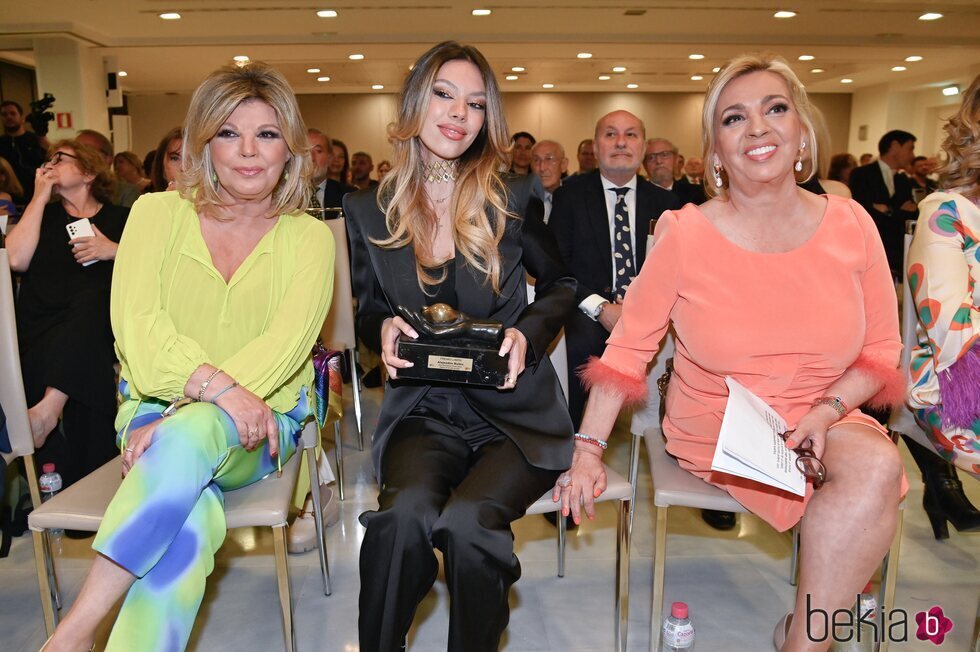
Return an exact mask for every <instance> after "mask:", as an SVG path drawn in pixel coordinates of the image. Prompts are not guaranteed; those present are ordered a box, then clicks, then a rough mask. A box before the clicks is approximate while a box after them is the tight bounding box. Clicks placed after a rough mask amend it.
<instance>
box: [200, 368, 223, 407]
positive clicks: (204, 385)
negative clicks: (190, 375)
mask: <svg viewBox="0 0 980 652" xmlns="http://www.w3.org/2000/svg"><path fill="white" fill-rule="evenodd" d="M220 373H221V369H218V368H217V367H215V369H214V371H213V372H211V375H210V376H208V379H207V380H205V381H204V382H203V383H201V389H200V391H199V392H198V393H197V400H198V401H199V402H201V403H203V402H204V392H206V391H207V389H208V385H210V384H211V381H212V380H214V379H215V378H216V377H217V376H218V374H220Z"/></svg>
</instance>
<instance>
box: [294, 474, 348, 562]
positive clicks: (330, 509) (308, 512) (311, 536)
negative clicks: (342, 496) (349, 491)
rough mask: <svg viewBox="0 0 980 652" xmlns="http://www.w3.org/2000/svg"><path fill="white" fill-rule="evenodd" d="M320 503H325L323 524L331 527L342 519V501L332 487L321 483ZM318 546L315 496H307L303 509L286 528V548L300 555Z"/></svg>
mask: <svg viewBox="0 0 980 652" xmlns="http://www.w3.org/2000/svg"><path fill="white" fill-rule="evenodd" d="M320 504H321V505H323V525H324V527H330V526H331V525H333V524H334V523H336V522H337V521H339V520H340V503H339V501H338V500H337V494H335V493H334V492H333V491H332V490H331V489H330V487H327V486H326V485H320ZM314 548H316V519H315V518H314V517H313V498H312V497H311V496H307V498H306V503H305V504H304V505H303V511H301V512H300V513H299V515H298V516H297V517H296V518H295V519H294V520H293V522H292V523H291V524H290V525H289V527H288V528H286V550H287V551H289V553H290V554H294V555H298V554H302V553H304V552H309V551H310V550H313V549H314Z"/></svg>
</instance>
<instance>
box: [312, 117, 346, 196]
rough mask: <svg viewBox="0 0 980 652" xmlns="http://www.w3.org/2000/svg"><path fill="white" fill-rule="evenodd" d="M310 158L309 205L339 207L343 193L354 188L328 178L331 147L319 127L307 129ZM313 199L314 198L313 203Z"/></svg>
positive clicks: (331, 156) (331, 159) (331, 153)
mask: <svg viewBox="0 0 980 652" xmlns="http://www.w3.org/2000/svg"><path fill="white" fill-rule="evenodd" d="M307 138H308V139H309V141H310V158H312V159H313V167H314V170H313V194H312V196H311V198H310V205H311V206H312V207H316V208H320V207H322V208H340V206H341V204H342V202H343V200H344V195H346V194H347V193H349V192H354V191H355V190H357V189H356V188H352V187H351V186H347V185H344V184H342V183H340V182H339V181H337V180H336V179H328V178H327V172H328V171H329V170H330V162H331V161H333V156H334V155H333V147H331V146H330V139H329V138H328V137H327V136H326V135H325V134H324V133H323V132H322V131H320V130H319V129H309V130H308V131H307ZM313 200H316V201H315V203H314V201H313Z"/></svg>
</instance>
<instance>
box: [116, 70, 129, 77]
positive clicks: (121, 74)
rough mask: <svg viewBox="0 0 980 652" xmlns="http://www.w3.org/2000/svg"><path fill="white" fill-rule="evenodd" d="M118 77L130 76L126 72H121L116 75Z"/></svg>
mask: <svg viewBox="0 0 980 652" xmlns="http://www.w3.org/2000/svg"><path fill="white" fill-rule="evenodd" d="M116 76H117V77H128V76H129V73H128V72H126V71H125V70H120V71H119V72H117V73H116Z"/></svg>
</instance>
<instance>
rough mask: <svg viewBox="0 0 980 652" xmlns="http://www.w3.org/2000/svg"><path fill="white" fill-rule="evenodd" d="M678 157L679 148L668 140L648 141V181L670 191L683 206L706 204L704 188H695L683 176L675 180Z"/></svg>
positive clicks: (644, 160)
mask: <svg viewBox="0 0 980 652" xmlns="http://www.w3.org/2000/svg"><path fill="white" fill-rule="evenodd" d="M677 156H678V155H677V147H676V146H674V144H673V143H672V142H670V141H669V140H667V139H666V138H651V139H650V140H648V141H647V148H646V152H645V154H644V156H643V169H644V170H646V173H647V179H649V180H650V181H652V182H653V183H654V184H656V185H658V186H660V187H661V188H663V189H664V190H669V191H671V192H672V193H674V194H675V195H677V198H678V199H679V200H680V202H681V205H684V204H687V203H692V204H702V203H704V201H705V200H706V197H705V195H704V188H702V187H700V186H695V185H694V184H692V183H690V182H688V181H687V178H686V177H683V176H682V177H681V178H680V179H677V180H675V179H674V168H675V167H676V166H677Z"/></svg>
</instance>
